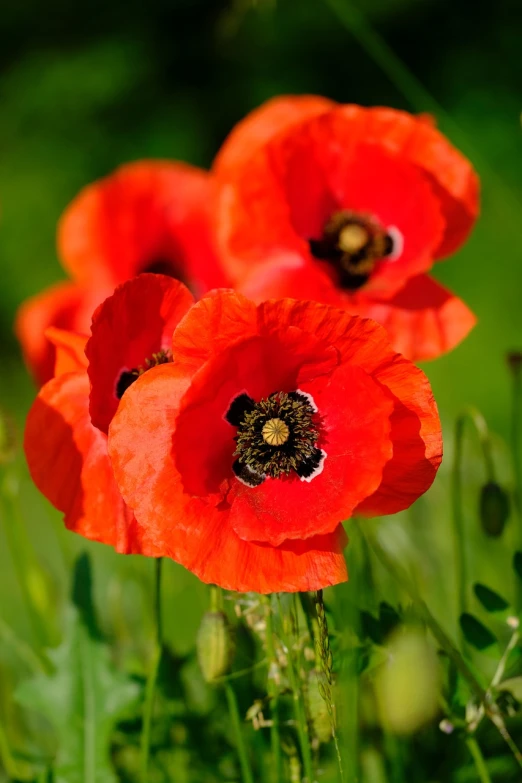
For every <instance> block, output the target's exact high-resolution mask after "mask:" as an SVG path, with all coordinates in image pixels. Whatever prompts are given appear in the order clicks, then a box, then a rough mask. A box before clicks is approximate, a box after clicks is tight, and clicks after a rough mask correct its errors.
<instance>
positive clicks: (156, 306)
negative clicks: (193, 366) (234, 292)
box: [85, 274, 194, 432]
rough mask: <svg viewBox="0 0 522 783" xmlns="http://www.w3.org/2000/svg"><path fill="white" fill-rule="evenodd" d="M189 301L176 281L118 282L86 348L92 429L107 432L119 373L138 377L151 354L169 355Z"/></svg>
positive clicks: (98, 314) (163, 278)
mask: <svg viewBox="0 0 522 783" xmlns="http://www.w3.org/2000/svg"><path fill="white" fill-rule="evenodd" d="M193 301H194V299H193V297H192V294H191V293H190V291H189V290H188V288H186V287H185V286H184V285H183V284H182V283H180V282H179V280H174V279H173V278H171V277H166V276H165V275H154V274H142V275H138V277H135V278H133V279H132V280H128V281H127V282H126V283H123V285H121V286H120V287H119V288H117V289H116V291H115V292H114V294H112V296H110V297H108V298H107V299H106V300H105V301H104V302H103V304H101V305H100V307H99V308H98V309H97V311H96V312H95V314H94V316H93V319H92V327H91V333H92V336H91V337H90V339H89V341H88V343H87V346H86V349H85V351H86V354H87V358H88V360H89V367H88V373H89V378H90V381H91V401H90V412H91V419H92V423H93V425H94V426H95V427H98V428H99V429H100V430H101V431H102V432H107V430H108V428H109V424H110V421H111V419H112V417H113V415H114V413H115V412H116V409H117V407H118V403H119V398H120V397H121V394H122V393H123V392H121V390H120V389H119V381H120V378H121V376H122V374H124V373H132V372H133V371H136V375H137V374H138V372H139V371H143V370H144V369H146V367H147V364H146V363H147V360H148V361H153V356H154V354H158V353H159V352H160V351H170V347H171V342H172V333H173V331H174V329H175V327H176V325H177V324H178V322H179V320H180V319H181V318H182V316H183V315H185V313H186V312H187V310H189V308H190V306H191V305H192V303H193ZM120 392H121V393H120Z"/></svg>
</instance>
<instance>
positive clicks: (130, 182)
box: [58, 160, 226, 296]
mask: <svg viewBox="0 0 522 783" xmlns="http://www.w3.org/2000/svg"><path fill="white" fill-rule="evenodd" d="M212 200H213V183H212V180H211V178H210V177H209V175H208V174H207V173H206V172H204V171H202V170H200V169H197V168H193V167H192V166H188V165H186V164H182V163H173V162H167V161H154V160H150V161H138V162H136V163H129V164H127V165H125V166H121V167H120V168H119V169H117V170H116V171H115V172H114V173H113V174H111V175H110V176H108V177H106V178H105V179H102V180H99V181H98V182H95V183H94V184H92V185H89V186H88V187H87V188H85V189H84V190H83V191H82V192H81V193H80V194H79V195H78V196H77V197H76V198H75V199H74V201H73V202H72V203H71V204H70V205H69V207H68V208H67V209H66V211H65V213H64V214H63V216H62V218H61V220H60V224H59V230H58V248H59V252H60V255H61V259H62V262H63V265H64V266H65V268H66V269H67V271H68V272H69V273H70V274H71V275H72V277H73V278H74V279H75V280H78V281H83V282H86V283H89V284H93V285H104V286H110V287H111V288H114V287H115V286H117V285H118V284H119V283H122V282H124V281H125V280H128V279H129V278H131V277H134V276H135V275H137V274H139V273H140V272H161V273H165V274H169V275H170V276H172V277H175V278H177V279H179V280H181V281H182V282H185V283H186V284H187V285H188V286H189V287H190V288H191V289H192V290H193V291H194V293H195V294H197V295H198V296H199V295H201V294H202V293H204V292H205V291H207V290H208V289H210V288H215V287H217V286H220V285H225V284H226V282H225V280H224V276H223V273H222V271H221V270H220V267H219V265H218V263H217V259H216V254H215V252H214V248H213V242H212V238H211V233H210V215H211V210H212V208H213V207H212Z"/></svg>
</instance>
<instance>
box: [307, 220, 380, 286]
mask: <svg viewBox="0 0 522 783" xmlns="http://www.w3.org/2000/svg"><path fill="white" fill-rule="evenodd" d="M309 244H310V252H311V253H312V255H313V256H314V257H315V258H317V259H319V260H321V261H328V262H329V263H330V264H332V265H333V266H334V267H335V269H336V271H337V273H338V275H339V283H340V285H341V287H342V288H347V289H348V290H350V291H355V290H357V289H358V288H361V286H363V285H364V284H365V283H366V282H368V280H369V278H370V276H371V274H372V272H373V270H374V268H375V264H376V262H377V261H378V260H379V259H381V258H386V256H389V255H390V254H391V253H392V252H393V239H392V237H391V236H390V235H389V234H388V233H387V232H386V231H385V230H384V229H383V228H382V226H380V225H379V223H377V221H375V220H374V219H373V218H372V217H370V216H369V215H359V214H357V213H355V212H348V211H342V212H336V213H335V214H334V215H333V216H332V217H331V218H330V219H329V220H328V222H327V223H326V225H325V227H324V229H323V235H322V237H321V239H310V240H309Z"/></svg>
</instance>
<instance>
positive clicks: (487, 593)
mask: <svg viewBox="0 0 522 783" xmlns="http://www.w3.org/2000/svg"><path fill="white" fill-rule="evenodd" d="M473 590H474V591H475V595H476V596H477V598H478V600H479V601H480V603H481V604H482V606H483V607H484V609H485V610H486V611H487V612H503V611H504V610H505V609H508V608H509V602H508V601H506V599H505V598H502V596H501V595H499V594H498V593H496V592H495V591H494V590H491V588H489V587H486V585H483V584H480V583H479V582H477V583H476V584H475V585H474V586H473Z"/></svg>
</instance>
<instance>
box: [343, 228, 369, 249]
mask: <svg viewBox="0 0 522 783" xmlns="http://www.w3.org/2000/svg"><path fill="white" fill-rule="evenodd" d="M369 239H370V235H369V234H368V231H367V230H366V229H365V228H364V226H359V225H357V223H351V224H350V225H348V226H345V227H344V228H343V229H341V231H340V232H339V239H338V242H337V244H338V246H339V249H340V250H342V251H343V253H357V252H358V251H359V250H362V249H363V247H364V246H365V245H366V244H367V242H368V240H369Z"/></svg>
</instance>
